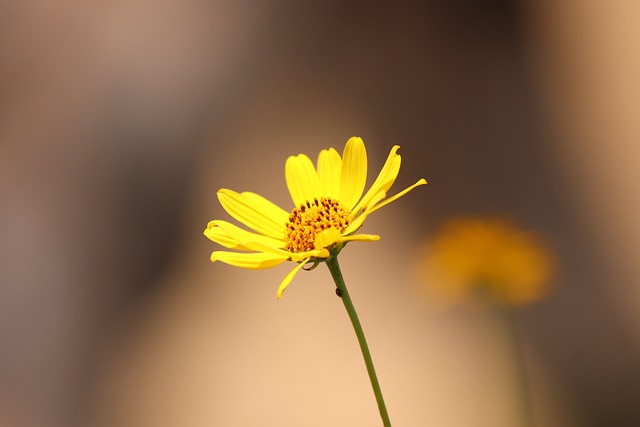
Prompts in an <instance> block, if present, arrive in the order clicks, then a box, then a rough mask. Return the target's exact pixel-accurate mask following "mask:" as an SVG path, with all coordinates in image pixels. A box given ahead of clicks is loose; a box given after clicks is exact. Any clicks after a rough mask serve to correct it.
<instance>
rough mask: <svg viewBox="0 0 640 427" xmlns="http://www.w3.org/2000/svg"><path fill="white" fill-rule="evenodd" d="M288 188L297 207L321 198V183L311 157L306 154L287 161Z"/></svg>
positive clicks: (292, 157) (285, 171)
mask: <svg viewBox="0 0 640 427" xmlns="http://www.w3.org/2000/svg"><path fill="white" fill-rule="evenodd" d="M284 175H285V179H286V181H287V188H289V193H290V194H291V199H292V200H293V203H294V205H295V206H296V207H299V206H300V205H302V204H303V203H305V202H306V201H308V200H309V201H312V200H313V198H314V197H320V196H321V193H320V183H319V181H318V172H316V169H315V167H314V166H313V163H312V162H311V160H310V159H309V157H307V156H305V155H304V154H299V155H297V156H291V157H289V158H288V159H287V163H286V164H285V168H284Z"/></svg>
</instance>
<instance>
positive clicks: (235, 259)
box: [211, 251, 288, 270]
mask: <svg viewBox="0 0 640 427" xmlns="http://www.w3.org/2000/svg"><path fill="white" fill-rule="evenodd" d="M287 259H288V258H287V257H282V256H279V255H276V254H268V253H262V252H258V253H250V254H247V253H241V252H227V251H215V252H213V253H212V254H211V261H212V262H216V261H221V262H224V263H225V264H229V265H232V266H234V267H240V268H247V269H250V270H262V269H265V268H271V267H275V266H276V265H278V264H280V263H282V262H284V261H286V260H287Z"/></svg>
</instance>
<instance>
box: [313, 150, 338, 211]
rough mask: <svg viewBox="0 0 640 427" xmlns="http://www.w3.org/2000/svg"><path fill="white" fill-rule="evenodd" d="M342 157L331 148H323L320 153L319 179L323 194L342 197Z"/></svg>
mask: <svg viewBox="0 0 640 427" xmlns="http://www.w3.org/2000/svg"><path fill="white" fill-rule="evenodd" d="M341 170H342V159H341V158H340V154H338V152H337V151H336V150H335V149H333V148H330V149H328V150H322V151H321V152H320V154H319V155H318V179H319V180H320V191H321V192H322V195H323V196H327V197H331V198H332V199H335V200H338V198H339V197H340V172H341Z"/></svg>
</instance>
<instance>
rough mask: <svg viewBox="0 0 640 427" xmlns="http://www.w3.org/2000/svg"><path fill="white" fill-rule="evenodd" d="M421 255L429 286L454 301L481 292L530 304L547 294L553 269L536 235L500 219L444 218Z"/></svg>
mask: <svg viewBox="0 0 640 427" xmlns="http://www.w3.org/2000/svg"><path fill="white" fill-rule="evenodd" d="M423 260H424V262H423V263H422V265H421V269H422V273H423V274H424V277H425V278H426V283H427V284H428V286H429V287H430V288H431V289H432V290H434V291H436V293H438V294H439V295H441V296H445V297H448V298H449V299H452V300H454V301H457V300H461V299H463V298H465V297H467V296H469V294H472V293H473V292H474V291H480V293H481V294H482V295H484V296H487V297H489V298H490V299H491V300H493V301H495V302H498V303H502V304H513V305H521V304H527V303H531V302H534V301H536V300H539V299H540V298H542V297H543V296H544V295H545V294H546V292H547V290H548V282H549V280H550V278H551V275H552V273H553V270H554V262H553V257H552V255H551V253H550V251H549V250H548V249H547V248H546V247H544V246H543V245H542V244H541V243H540V241H539V238H538V236H537V235H535V234H534V233H532V232H525V231H522V230H520V229H518V228H517V227H516V226H515V225H513V224H512V223H511V222H510V221H507V220H502V219H479V218H457V219H451V220H448V221H446V222H445V223H444V224H443V225H442V226H441V228H440V231H439V232H438V234H437V235H436V237H435V238H434V239H433V241H431V242H430V243H429V244H428V245H427V246H426V248H425V253H424V256H423Z"/></svg>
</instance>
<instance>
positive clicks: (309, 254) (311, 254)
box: [289, 248, 331, 262]
mask: <svg viewBox="0 0 640 427" xmlns="http://www.w3.org/2000/svg"><path fill="white" fill-rule="evenodd" d="M329 256H331V253H329V250H328V249H326V248H322V249H312V250H310V251H306V252H297V253H293V252H291V253H289V259H291V261H293V262H300V261H302V260H304V259H307V258H329Z"/></svg>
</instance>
